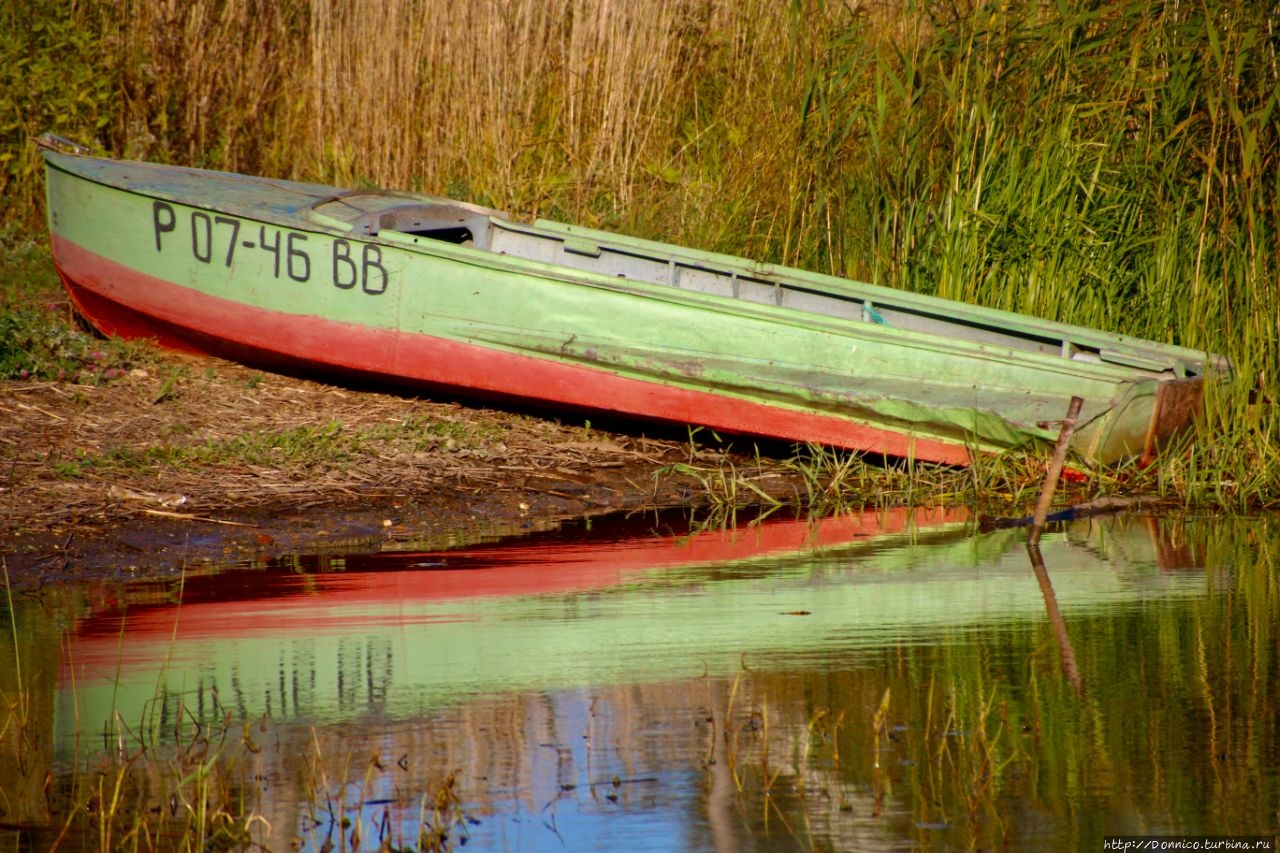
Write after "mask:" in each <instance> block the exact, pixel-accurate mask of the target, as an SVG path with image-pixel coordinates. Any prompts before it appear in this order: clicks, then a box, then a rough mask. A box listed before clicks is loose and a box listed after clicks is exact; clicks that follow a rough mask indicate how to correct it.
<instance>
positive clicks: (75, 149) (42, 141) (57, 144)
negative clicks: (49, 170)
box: [34, 133, 93, 154]
mask: <svg viewBox="0 0 1280 853" xmlns="http://www.w3.org/2000/svg"><path fill="white" fill-rule="evenodd" d="M34 142H35V145H36V148H38V149H40V150H42V151H57V152H59V153H61V154H91V153H93V152H92V149H91V148H89V146H88V145H81V144H80V143H79V142H72V141H71V140H70V139H67V138H65V137H62V136H58V135H57V134H53V133H42V134H40V136H38V137H36V138H35V140H34Z"/></svg>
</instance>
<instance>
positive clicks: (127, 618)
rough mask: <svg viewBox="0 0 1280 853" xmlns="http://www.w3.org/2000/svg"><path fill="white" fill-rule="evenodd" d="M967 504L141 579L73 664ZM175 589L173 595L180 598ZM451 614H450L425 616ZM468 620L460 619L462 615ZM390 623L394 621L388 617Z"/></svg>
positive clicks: (699, 561)
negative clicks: (325, 567)
mask: <svg viewBox="0 0 1280 853" xmlns="http://www.w3.org/2000/svg"><path fill="white" fill-rule="evenodd" d="M967 519H968V512H967V511H966V510H964V509H917V510H910V509H890V510H883V511H877V512H867V513H858V514H850V515H843V516H837V517H833V518H827V519H823V520H821V521H817V522H811V521H807V520H776V521H775V520H765V521H762V522H760V523H758V524H752V525H744V526H739V527H733V528H723V529H716V530H703V531H698V532H693V533H689V532H684V533H681V534H670V533H668V534H664V535H659V534H655V533H654V532H653V529H652V525H651V522H647V523H646V524H645V526H644V527H643V528H641V527H639V526H638V525H636V524H635V523H631V524H623V525H603V526H601V527H600V528H598V529H597V530H595V531H589V532H588V531H584V532H583V533H582V535H580V536H577V537H575V538H573V539H571V540H566V539H564V538H562V537H561V538H549V537H530V538H521V539H518V540H516V541H514V542H511V541H507V542H496V543H491V544H486V545H479V546H472V547H466V548H459V549H453V550H443V551H398V552H379V553H371V554H358V555H348V556H344V557H342V558H341V566H342V570H341V571H318V572H315V573H311V572H306V571H303V572H299V571H297V570H296V569H294V568H287V569H286V568H282V567H278V566H277V567H272V568H268V569H265V570H264V569H257V570H246V569H241V570H233V571H227V572H221V573H218V574H213V575H206V576H195V577H190V578H187V579H186V580H185V581H183V582H182V583H179V582H178V581H172V582H169V583H168V584H167V585H166V586H165V587H164V588H162V589H160V590H157V589H156V585H155V584H154V583H150V584H139V585H136V586H135V587H134V590H133V594H131V593H130V592H129V590H128V589H127V590H126V593H125V595H124V599H125V601H124V602H120V601H118V600H117V601H113V602H112V603H111V604H110V605H108V606H106V607H103V608H101V609H99V610H97V611H95V612H94V613H92V614H90V615H89V616H88V617H87V618H85V619H84V620H82V621H81V622H80V623H79V624H78V625H77V627H76V631H75V635H74V636H75V638H76V642H75V648H76V651H75V659H76V660H77V664H78V665H83V666H90V667H92V666H94V665H95V664H102V665H104V666H105V665H117V664H119V662H120V661H119V654H120V649H119V646H118V642H117V641H118V639H119V638H120V636H121V635H122V633H123V634H125V635H127V636H128V638H129V642H130V645H131V646H133V645H135V644H139V643H142V642H146V641H147V640H153V641H154V640H161V639H169V638H174V639H177V638H184V637H185V638H192V637H208V638H213V637H224V638H225V637H234V638H240V639H249V638H253V637H256V636H264V635H267V634H274V635H278V634H280V633H282V632H290V631H295V630H296V631H307V632H313V633H323V632H327V631H332V630H340V629H342V628H344V627H350V626H353V625H358V624H361V623H367V622H368V620H369V619H370V618H371V613H372V612H373V611H375V610H377V616H376V618H377V619H378V620H379V624H381V625H383V626H386V625H395V624H397V619H400V620H403V621H404V623H405V624H407V622H408V621H410V619H411V620H412V621H414V622H420V621H422V619H423V618H426V617H422V616H415V617H403V616H397V615H395V614H388V613H386V612H385V605H386V604H387V603H388V602H404V603H409V602H432V601H447V600H456V599H466V598H475V597H484V596H533V595H547V594H563V593H570V592H581V591H586V590H593V589H603V588H607V587H610V586H614V585H617V584H621V583H624V582H636V581H639V580H642V579H643V577H644V575H645V574H647V573H650V572H653V571H655V570H661V569H669V568H675V567H686V566H698V565H711V564H717V563H731V562H734V561H739V560H746V559H751V558H758V557H763V556H768V555H782V554H787V553H803V552H806V551H812V550H818V549H821V548H829V547H833V546H837V545H841V544H845V543H849V542H854V541H857V540H859V539H866V538H870V537H875V536H885V535H892V534H896V533H902V532H903V531H905V530H907V529H912V528H927V527H933V526H937V525H943V524H955V523H962V522H964V521H966V520H967ZM179 596H180V600H178V599H179ZM430 618H431V619H432V621H449V617H448V616H447V615H445V616H441V615H435V616H432V617H430ZM459 618H465V617H459ZM388 620H390V621H388Z"/></svg>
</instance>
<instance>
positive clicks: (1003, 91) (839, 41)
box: [0, 0, 1280, 508]
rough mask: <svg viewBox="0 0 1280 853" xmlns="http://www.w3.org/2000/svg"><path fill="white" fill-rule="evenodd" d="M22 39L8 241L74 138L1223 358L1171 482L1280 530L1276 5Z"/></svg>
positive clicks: (546, 10)
mask: <svg viewBox="0 0 1280 853" xmlns="http://www.w3.org/2000/svg"><path fill="white" fill-rule="evenodd" d="M36 20H39V21H41V22H42V26H41V27H33V26H32V22H33V21H36ZM0 24H3V25H4V26H3V29H4V30H5V36H4V37H3V39H0V55H3V56H4V57H5V59H6V62H4V63H0V65H3V66H5V67H6V68H20V69H23V70H22V71H21V76H20V77H19V78H15V79H13V80H6V85H5V86H0V91H4V92H5V93H6V94H4V95H2V96H0V106H3V115H4V116H6V118H5V121H4V124H3V125H2V126H0V190H3V193H4V201H3V202H0V216H3V221H4V223H5V232H6V233H12V232H14V231H15V230H17V229H19V228H22V227H24V226H29V225H30V224H31V223H32V222H33V221H35V220H36V218H37V217H38V213H39V195H40V192H39V181H40V177H39V169H38V168H37V164H36V161H35V155H34V153H33V152H32V151H31V150H30V146H29V144H27V140H28V139H29V138H30V137H32V136H34V135H35V134H37V133H39V132H42V131H45V130H53V131H56V132H60V133H62V134H64V135H68V136H73V137H76V138H79V139H81V140H83V141H89V142H92V143H93V144H94V145H95V146H96V147H97V148H98V149H100V150H103V151H105V152H107V153H110V154H115V155H123V156H130V157H140V158H145V159H152V160H166V161H171V162H179V163H190V164H195V165H204V166H215V167H219V168H226V169H232V170H238V171H247V172H255V173H262V174H271V175H277V176H282V177H294V178H307V179H315V180H322V181H331V182H336V183H339V184H344V185H363V184H376V185H386V186H397V187H408V188H414V189H423V190H429V191H432V192H438V193H442V194H448V195H451V196H455V197H461V198H465V199H468V200H471V201H475V202H480V203H485V204H490V205H494V206H497V207H502V208H506V209H508V210H510V211H511V212H513V213H514V214H517V215H519V216H533V215H549V216H553V217H558V218H563V219H568V220H572V221H576V222H582V223H585V224H590V225H596V226H604V227H608V228H615V229H619V230H625V231H630V232H634V233H637V234H640V235H644V236H652V237H660V238H664V239H669V240H672V241H676V242H683V243H688V244H692V245H696V246H699V247H702V248H707V249H712V250H721V251H729V252H733V253H736V254H745V255H751V256H756V257H759V258H761V259H763V260H766V261H771V262H782V263H787V264H792V265H796V266H801V267H806V268H810V269H818V270H822V271H826V272H834V273H838V274H842V275H847V276H851V277H854V278H859V279H864V280H870V281H875V282H878V283H882V284H888V285H892V286H895V287H902V288H907V289H911V290H915V291H922V292H928V293H934V294H937V295H941V296H944V297H948V298H954V299H963V300H966V301H970V302H976V303H981V304H984V305H991V306H996V307H1001V308H1008V309H1013V310H1016V311H1022V312H1026V313H1029V314H1034V315H1038V316H1043V317H1050V318H1054V319H1059V320H1066V321H1070V322H1074V323H1079V324H1082V325H1087V326H1093V327H1098V328H1103V329H1107V330H1113V331H1119V332H1124V333H1127V334H1133V335H1138V336H1142V337H1147V338H1152V339H1156V340H1161V341H1168V342H1173V343H1179V344H1183V345H1187V346H1191V347H1195V348H1203V349H1205V350H1211V351H1215V352H1220V353H1223V354H1225V355H1227V356H1229V357H1230V358H1231V359H1232V362H1233V364H1234V366H1235V371H1236V375H1235V380H1234V381H1233V383H1232V384H1231V385H1230V386H1229V387H1227V388H1224V389H1221V390H1219V391H1215V392H1214V393H1212V394H1211V395H1210V399H1209V401H1208V406H1207V412H1206V416H1205V423H1204V430H1203V434H1204V436H1205V437H1206V441H1204V442H1203V443H1202V444H1201V445H1200V446H1199V447H1198V448H1197V449H1189V450H1187V451H1186V452H1185V453H1183V454H1178V455H1174V456H1171V457H1170V458H1168V459H1166V460H1165V461H1164V462H1163V463H1162V467H1161V469H1160V472H1159V473H1158V474H1157V475H1156V476H1155V478H1154V479H1155V480H1157V481H1158V483H1159V484H1160V486H1161V488H1164V489H1166V490H1167V493H1168V494H1171V495H1173V496H1175V497H1177V498H1179V499H1181V500H1183V501H1185V502H1186V503H1199V502H1212V503H1216V504H1221V505H1225V506H1229V507H1233V508H1255V507H1258V506H1275V505H1276V503H1277V495H1278V494H1280V488H1278V486H1280V422H1278V421H1277V417H1278V415H1277V408H1276V406H1275V405H1274V401H1275V399H1276V398H1277V394H1278V392H1280V380H1278V379H1277V376H1276V368H1275V365H1276V364H1280V269H1278V267H1277V259H1278V258H1280V235H1278V233H1277V225H1276V223H1277V222H1280V169H1278V168H1277V157H1278V156H1280V153H1278V152H1280V120H1278V119H1280V113H1277V110H1276V105H1277V100H1280V94H1277V93H1278V92H1280V60H1278V59H1277V57H1276V44H1277V41H1276V39H1277V32H1280V8H1278V7H1275V6H1274V5H1268V4H1235V3H1229V2H1226V0H1206V2H1204V3H1199V4H1162V5H1158V6H1152V5H1149V4H1132V3H1126V2H1122V0H1104V2H1101V3H1096V4H1091V5H1089V6H1087V7H1078V8H1077V7H1075V6H1062V5H1061V4H1058V5H1055V4H1040V3H1021V2H1016V3H1005V4H988V3H972V4H951V3H939V2H915V0H904V2H875V1H874V0H872V2H856V3H828V2H823V0H800V2H794V0H746V2H727V0H652V2H648V3H645V4H633V3H621V2H615V1H614V0H552V2H544V0H504V2H498V3H495V2H491V1H490V0H463V2H458V3H453V4H450V5H449V6H448V8H447V10H442V9H441V7H439V6H438V5H437V4H431V3H425V2H421V0H391V2H387V3H383V4H379V5H378V6H376V7H369V8H365V7H357V6H353V5H351V4H341V3H336V2H333V0H286V2H282V3H268V2H265V0H194V2H176V0H160V2H153V3H127V2H124V0H88V2H85V3H80V4H75V5H74V6H71V7H66V5H65V4H56V3H53V2H51V0H36V2H34V3H31V4H27V5H26V6H24V7H23V8H22V9H9V10H7V11H4V12H0ZM6 73H10V74H14V73H15V72H14V71H12V70H10V71H8V72H6ZM9 83H12V84H13V85H8V84H9Z"/></svg>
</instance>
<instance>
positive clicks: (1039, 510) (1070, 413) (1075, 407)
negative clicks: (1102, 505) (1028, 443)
mask: <svg viewBox="0 0 1280 853" xmlns="http://www.w3.org/2000/svg"><path fill="white" fill-rule="evenodd" d="M1083 405H1084V399H1083V398H1082V397H1072V398H1071V402H1070V403H1069V404H1067V416H1066V417H1065V418H1064V419H1063V421H1062V431H1061V432H1059V433H1058V446H1057V447H1056V448H1054V451H1053V461H1052V462H1050V463H1049V472H1048V473H1047V474H1045V477H1044V487H1043V488H1041V489H1040V501H1039V502H1038V503H1037V504H1036V514H1035V516H1034V517H1033V518H1032V520H1031V534H1030V535H1029V536H1028V537H1027V544H1028V545H1029V546H1031V547H1033V548H1034V547H1039V545H1040V533H1041V532H1042V531H1043V530H1044V523H1045V519H1046V518H1048V517H1049V506H1050V505H1051V504H1052V503H1053V493H1054V491H1056V490H1057V488H1058V478H1059V477H1060V476H1062V466H1063V464H1065V463H1066V460H1067V445H1069V444H1070V443H1071V434H1072V433H1073V432H1075V429H1076V418H1078V417H1079V416H1080V407H1081V406H1083Z"/></svg>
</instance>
